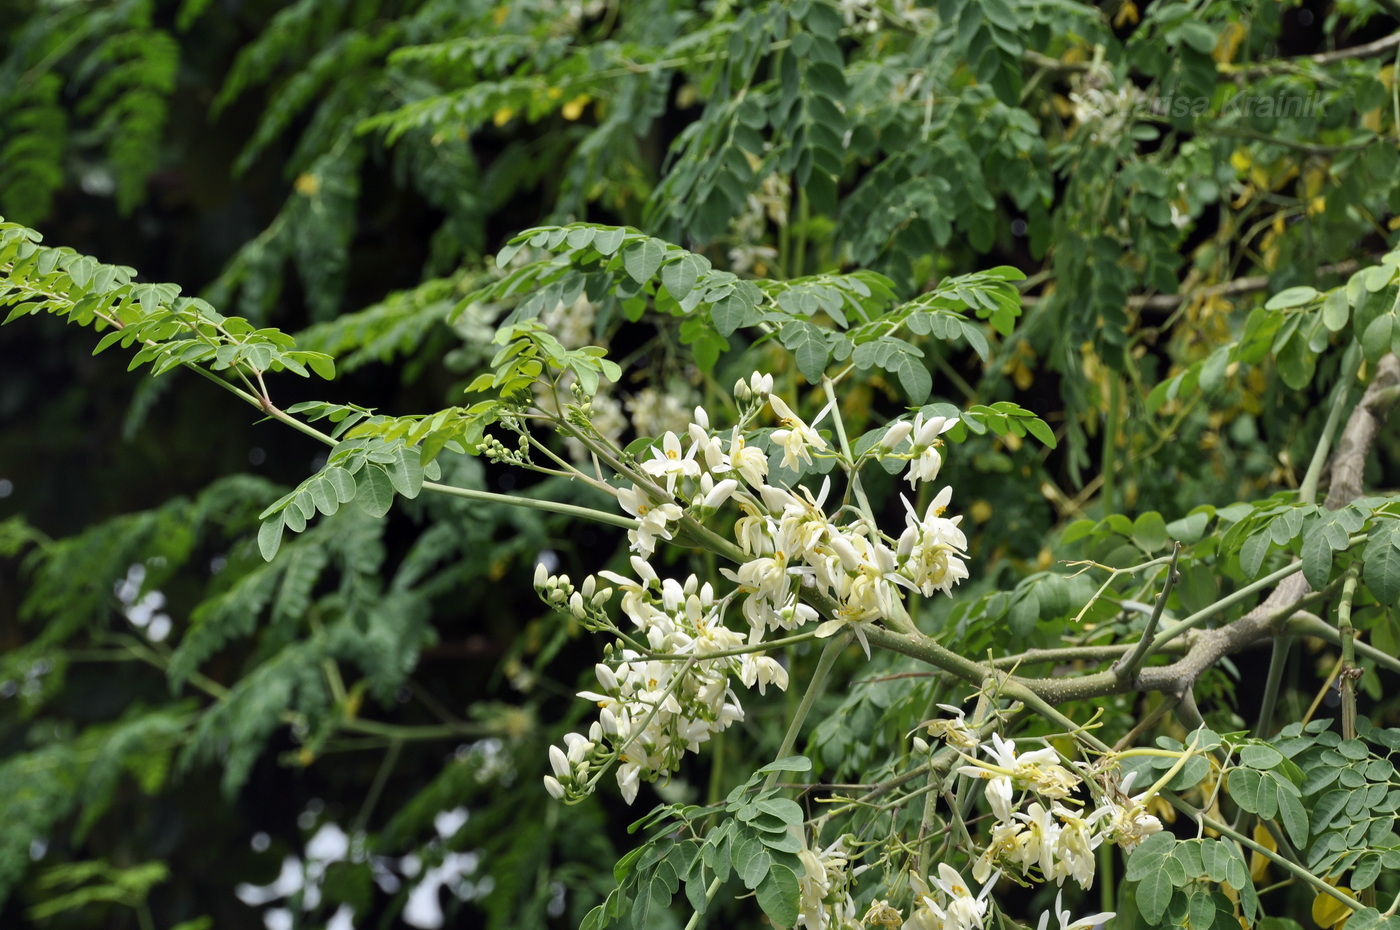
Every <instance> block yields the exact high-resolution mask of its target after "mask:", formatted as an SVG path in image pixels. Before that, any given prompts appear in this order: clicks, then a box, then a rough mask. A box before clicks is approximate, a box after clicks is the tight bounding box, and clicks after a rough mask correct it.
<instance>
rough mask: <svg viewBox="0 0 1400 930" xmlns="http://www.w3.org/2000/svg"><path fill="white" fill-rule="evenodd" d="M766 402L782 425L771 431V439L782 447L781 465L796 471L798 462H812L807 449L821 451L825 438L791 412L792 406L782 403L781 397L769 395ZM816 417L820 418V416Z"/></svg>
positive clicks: (823, 447) (824, 447)
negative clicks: (780, 427)
mask: <svg viewBox="0 0 1400 930" xmlns="http://www.w3.org/2000/svg"><path fill="white" fill-rule="evenodd" d="M768 404H769V406H771V407H772V408H773V415H774V416H776V417H777V418H778V422H779V423H780V424H781V425H782V426H783V428H782V429H776V430H774V431H773V433H772V440H773V441H774V442H776V443H778V445H780V446H782V447H783V467H784V468H788V469H791V470H793V471H798V470H799V469H798V466H799V464H801V463H806V464H808V465H810V464H812V454H811V452H809V451H808V449H809V448H814V449H816V450H817V451H818V452H821V451H823V450H825V449H826V440H824V439H822V438H821V436H819V435H817V431H816V430H814V429H812V428H811V427H810V426H808V425H807V424H806V423H804V422H802V418H801V417H799V416H798V415H797V414H795V413H793V412H792V408H790V407H788V405H787V404H785V403H783V399H782V398H781V397H776V396H773V397H769V398H768ZM823 413H825V411H823ZM817 419H818V420H820V419H821V417H820V416H819V417H818V418H817Z"/></svg>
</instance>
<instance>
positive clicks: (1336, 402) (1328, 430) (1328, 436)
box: [1298, 344, 1356, 504]
mask: <svg viewBox="0 0 1400 930" xmlns="http://www.w3.org/2000/svg"><path fill="white" fill-rule="evenodd" d="M1355 355H1356V352H1355V344H1353V345H1352V347H1351V349H1349V350H1348V352H1347V356H1346V360H1344V361H1343V363H1342V376H1341V378H1340V380H1338V381H1337V386H1336V388H1335V389H1334V391H1335V393H1333V395H1332V407H1331V409H1329V410H1328V411H1327V422H1326V424H1324V425H1323V427H1322V435H1321V436H1319V437H1318V439H1317V447H1316V448H1315V449H1313V455H1312V460H1311V461H1309V462H1308V470H1307V472H1306V473H1305V474H1304V475H1303V483H1302V484H1301V485H1300V486H1299V487H1298V500H1299V501H1301V502H1302V503H1304V504H1315V503H1317V484H1318V482H1319V481H1320V480H1321V479H1322V467H1323V465H1325V464H1326V462H1327V456H1328V454H1329V453H1330V452H1331V450H1332V440H1333V439H1334V438H1335V437H1336V435H1337V427H1338V426H1340V425H1341V422H1342V411H1343V410H1345V409H1346V406H1347V401H1348V400H1350V399H1351V384H1352V381H1353V380H1355V376H1356V364H1355V358H1354V357H1355ZM1348 361H1350V362H1351V364H1347V362H1348Z"/></svg>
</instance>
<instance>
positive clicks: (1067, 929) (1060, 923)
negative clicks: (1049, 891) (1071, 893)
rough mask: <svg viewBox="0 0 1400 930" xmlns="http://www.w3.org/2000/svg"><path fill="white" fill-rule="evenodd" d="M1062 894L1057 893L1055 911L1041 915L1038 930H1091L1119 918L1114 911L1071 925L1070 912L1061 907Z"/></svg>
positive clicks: (1081, 919) (1090, 916)
mask: <svg viewBox="0 0 1400 930" xmlns="http://www.w3.org/2000/svg"><path fill="white" fill-rule="evenodd" d="M1060 894H1061V893H1060V892H1058V891H1057V892H1055V910H1054V911H1053V912H1052V911H1046V912H1045V913H1044V914H1041V915H1040V923H1038V924H1036V930H1090V928H1092V927H1098V926H1101V925H1102V924H1105V923H1107V922H1108V921H1109V920H1112V919H1113V918H1114V917H1115V916H1117V915H1116V914H1115V912H1113V911H1106V912H1104V913H1101V914H1090V915H1089V916H1088V917H1081V918H1079V919H1078V920H1076V921H1074V922H1073V923H1070V919H1069V916H1070V915H1069V910H1068V909H1066V908H1064V907H1062V906H1061V904H1060ZM1052 913H1053V914H1054V915H1055V926H1054V927H1053V928H1052V927H1050V915H1051V914H1052Z"/></svg>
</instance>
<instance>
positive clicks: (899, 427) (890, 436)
mask: <svg viewBox="0 0 1400 930" xmlns="http://www.w3.org/2000/svg"><path fill="white" fill-rule="evenodd" d="M913 431H914V424H913V423H910V422H909V421H908V420H900V421H899V422H897V423H895V424H894V425H893V426H891V427H890V428H889V429H888V430H886V431H885V438H884V439H881V440H880V448H882V449H893V448H896V447H897V446H898V445H899V444H900V443H901V442H903V441H904V440H905V439H906V438H908V436H909V434H910V433H912V432H913Z"/></svg>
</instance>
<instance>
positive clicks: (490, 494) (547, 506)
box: [423, 481, 637, 530]
mask: <svg viewBox="0 0 1400 930" xmlns="http://www.w3.org/2000/svg"><path fill="white" fill-rule="evenodd" d="M423 490H425V491H433V492H434V493H437V494H446V495H447V496H449V497H460V498H462V499H464V500H469V501H485V502H488V503H493V504H506V505H508V506H511V507H524V508H526V509H527V510H544V511H547V512H549V513H557V514H563V515H564V516H567V517H579V518H581V519H584V520H592V521H594V522H595V523H606V524H608V525H609V526H617V527H621V528H622V529H628V530H630V529H636V527H637V521H636V520H633V519H632V518H631V517H628V516H625V515H623V514H619V513H608V512H607V511H604V510H594V509H593V508H592V507H580V506H578V505H577V504H561V503H559V502H558V501H544V500H535V499H534V498H530V497H514V496H512V495H510V494H497V493H495V492H494V491H478V490H476V489H475V488H459V487H456V486H454V485H450V484H438V483H437V482H436V481H424V482H423Z"/></svg>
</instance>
